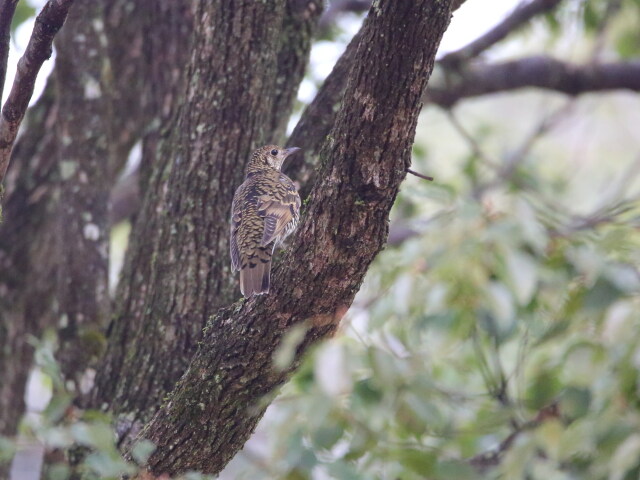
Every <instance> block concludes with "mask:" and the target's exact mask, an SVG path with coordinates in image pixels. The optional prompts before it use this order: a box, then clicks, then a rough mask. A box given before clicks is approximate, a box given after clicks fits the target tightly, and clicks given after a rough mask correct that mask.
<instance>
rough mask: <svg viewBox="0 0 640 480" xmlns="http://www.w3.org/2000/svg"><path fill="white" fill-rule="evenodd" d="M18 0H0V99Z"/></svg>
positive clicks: (5, 75) (0, 98) (0, 97)
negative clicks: (12, 23) (12, 22)
mask: <svg viewBox="0 0 640 480" xmlns="http://www.w3.org/2000/svg"><path fill="white" fill-rule="evenodd" d="M16 5H18V0H0V100H2V92H3V90H4V82H5V79H6V78H7V61H8V60H9V43H10V42H11V36H10V35H9V32H10V31H11V21H12V20H13V14H14V13H15V11H16Z"/></svg>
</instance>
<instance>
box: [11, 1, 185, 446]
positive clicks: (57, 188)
mask: <svg viewBox="0 0 640 480" xmlns="http://www.w3.org/2000/svg"><path fill="white" fill-rule="evenodd" d="M140 3H141V2H131V1H130V0H105V1H104V2H89V1H86V0H83V1H82V2H77V5H75V6H74V8H76V7H77V8H79V9H81V12H79V13H78V14H74V10H73V9H72V10H71V15H72V17H71V18H70V19H69V21H70V24H69V25H67V27H68V28H67V27H65V29H66V30H65V29H63V32H62V33H61V35H62V36H63V38H61V39H60V40H61V42H60V43H59V45H58V54H57V63H56V68H55V70H54V72H53V74H52V75H51V77H50V78H49V81H48V85H47V88H46V89H45V93H44V94H43V96H42V97H41V98H40V99H39V100H38V103H37V105H36V106H35V107H33V108H32V109H31V110H30V112H29V113H28V115H27V119H26V122H25V127H26V128H25V133H24V135H22V136H21V137H20V138H19V140H18V142H17V144H16V146H15V148H14V151H13V162H12V165H11V168H10V169H9V171H8V175H7V178H6V190H5V197H4V199H3V203H4V205H3V206H4V212H3V213H4V219H3V222H2V223H1V224H0V372H2V375H0V402H1V403H0V434H3V435H9V436H11V435H12V434H14V433H15V430H16V427H17V423H18V420H19V419H20V417H21V414H22V412H23V410H24V401H23V396H24V387H25V383H26V378H27V375H28V372H29V370H30V369H31V366H32V354H33V348H32V346H31V345H30V344H29V342H28V339H29V337H30V335H33V336H35V337H39V336H40V334H41V332H42V330H43V329H44V328H46V327H54V328H55V327H60V329H61V332H60V333H61V335H60V337H61V340H62V343H63V345H64V344H65V343H67V342H65V338H68V340H69V342H68V343H69V347H70V348H69V349H68V350H67V351H68V352H69V353H72V354H73V355H75V354H80V347H81V346H82V345H78V343H76V342H73V343H74V345H75V349H78V350H76V351H74V347H72V345H71V338H72V337H78V335H77V334H78V333H80V335H79V336H80V337H83V338H81V339H80V340H81V342H80V343H82V341H87V342H88V343H87V344H86V345H85V346H87V347H91V348H92V347H94V346H96V340H98V342H99V338H96V335H93V334H94V333H96V332H95V331H93V329H90V330H84V331H80V332H78V330H77V329H75V333H73V335H70V334H71V333H72V332H74V329H69V328H68V327H69V326H70V324H69V317H68V314H67V315H66V318H65V315H62V314H60V315H59V314H58V311H59V307H58V306H60V307H61V308H62V309H65V308H66V307H65V305H66V306H68V307H69V308H72V307H73V308H81V309H82V310H84V312H89V311H90V310H89V309H90V307H89V305H84V306H83V305H80V307H78V306H77V305H78V303H75V302H84V301H87V302H93V301H94V300H96V298H98V297H95V296H94V295H88V296H87V295H79V294H80V293H81V292H82V291H83V290H82V289H84V288H89V289H90V290H91V291H92V292H93V291H95V292H97V293H100V294H102V293H101V290H102V289H103V288H104V286H105V281H106V277H105V276H104V274H105V273H106V272H105V270H104V263H103V257H104V255H103V254H104V248H105V245H106V240H107V235H106V232H105V230H104V226H103V222H104V214H105V212H106V210H107V205H108V202H107V201H106V199H105V192H107V191H108V190H109V188H110V186H111V184H112V182H113V181H114V179H115V174H116V173H117V172H118V170H119V169H120V168H121V167H122V165H123V164H124V161H125V160H126V154H127V152H128V149H129V148H131V145H133V143H134V142H135V141H136V140H137V139H138V138H140V136H141V135H142V134H144V135H145V136H146V138H150V137H152V136H154V135H155V131H156V130H157V129H158V126H159V124H160V122H159V121H154V119H155V118H156V117H159V116H160V115H161V113H158V112H162V111H164V110H163V108H164V109H165V110H166V109H171V107H172V104H171V101H170V100H171V94H170V93H167V91H170V90H171V89H172V88H174V79H175V76H176V70H177V71H179V72H181V71H182V70H181V63H180V58H178V57H177V54H175V52H177V51H180V52H189V49H188V48H187V45H188V44H186V43H185V42H184V41H183V40H184V39H185V38H188V36H187V35H186V34H184V32H189V33H190V32H191V29H190V28H189V18H190V14H189V12H184V6H183V10H179V9H178V7H179V5H177V2H174V1H172V0H167V1H164V2H163V1H156V2H151V3H146V2H144V5H139V4H140ZM184 3H186V2H184ZM103 5H104V12H103V7H102V6H103ZM80 13H84V15H81V14H80ZM152 22H155V23H152ZM102 26H104V35H106V37H107V38H106V44H107V47H108V53H109V55H105V51H104V40H105V39H104V35H102V34H99V32H97V31H95V30H94V31H91V30H90V29H94V28H98V29H100V28H101V27H102ZM152 26H153V27H154V29H152ZM88 29H89V31H87V30H88ZM150 31H153V32H154V33H155V34H156V35H157V37H154V38H153V42H154V43H153V45H155V47H154V46H153V45H150V44H149V43H150V41H151V40H150V36H149V35H148V33H149V32H150ZM179 33H182V36H181V37H180V38H179V39H177V38H176V36H177V35H178V34H179ZM87 35H88V36H87ZM83 39H84V40H83ZM96 41H99V44H98V45H94V42H96ZM74 42H79V43H78V44H74ZM162 42H164V47H165V49H163V50H161V51H158V48H160V45H161V43H162ZM172 43H177V45H175V46H174V48H173V50H172V52H173V53H174V54H173V55H172V54H171V53H170V52H169V51H168V49H169V48H170V46H172ZM94 47H95V48H94ZM96 49H97V50H98V51H96V52H95V54H94V50H96ZM183 55H184V54H183ZM154 62H155V63H154ZM162 62H171V67H172V68H171V69H163V65H162ZM183 63H184V62H183ZM164 66H168V63H165V64H164ZM109 67H111V68H109ZM151 72H154V73H151ZM158 72H161V73H164V74H166V75H164V76H162V75H160V73H158ZM57 79H60V80H61V81H63V82H64V83H61V84H60V85H56V80H57ZM134 79H136V81H133V80H134ZM163 85H164V87H163ZM149 88H153V93H154V95H148V94H146V96H145V92H146V91H147V89H149ZM98 93H99V94H100V95H98ZM116 93H117V94H116ZM140 99H145V100H144V102H141V101H140ZM107 101H108V104H106V105H105V102H107ZM140 105H142V106H140ZM118 119H120V120H118ZM107 133H109V134H110V135H109V136H110V138H111V142H110V145H109V148H107V145H106V144H105V141H106V140H107V137H106V135H107ZM85 135H88V136H89V138H86V139H84V138H83V136H85ZM106 150H108V151H109V152H110V153H111V155H106ZM98 153H99V154H98ZM103 154H104V155H103ZM61 155H64V157H65V158H63V162H62V163H61V162H59V159H60V156H61ZM101 155H103V156H102V157H101ZM69 160H71V162H70V163H69ZM64 162H67V164H66V165H65V164H64ZM79 167H82V168H79ZM85 167H86V168H85ZM101 173H104V175H101ZM62 196H64V202H63V203H61V202H60V199H61V197H62ZM85 210H87V211H85ZM73 212H75V214H74V213H73ZM88 214H90V215H91V219H89V216H88ZM65 218H66V220H65ZM74 222H81V223H79V224H74ZM96 222H97V223H96ZM92 223H93V224H94V225H95V226H96V227H97V230H96V228H94V226H93V225H88V224H92ZM87 226H88V228H87ZM96 232H97V237H98V239H97V241H92V242H93V243H92V242H87V245H84V242H85V241H86V240H88V239H87V238H86V237H87V236H88V237H89V239H91V238H95V236H96ZM76 247H79V248H81V250H80V251H78V252H76V250H75V248H76ZM85 248H86V249H87V250H86V251H85V250H84V249H85ZM82 252H85V253H89V252H90V254H91V255H95V256H93V257H91V258H93V259H95V260H96V261H98V262H99V266H98V265H96V264H95V263H94V262H93V260H91V258H90V259H89V260H88V261H89V262H90V263H89V265H86V267H87V269H89V268H90V269H91V270H93V272H92V273H91V275H90V276H89V278H86V280H87V281H88V282H89V283H88V285H92V286H91V287H88V285H87V286H86V287H85V286H84V285H81V284H78V283H77V282H75V280H73V278H72V276H74V275H75V274H76V273H78V274H79V275H81V276H82V275H84V274H89V273H90V272H89V271H86V272H83V271H82V266H81V265H80V264H79V263H78V262H77V259H76V258H75V255H76V254H78V255H80V254H81V253H82ZM85 260H87V258H85ZM61 266H62V267H63V268H62V269H60V268H59V267H61ZM71 270H76V272H75V273H73V272H72V271H71ZM78 271H79V272H78ZM93 275H96V277H93ZM78 280H79V279H78ZM68 281H71V282H75V284H74V285H72V284H67V283H66V282H68ZM98 282H99V283H98ZM76 287H80V289H81V290H79V291H74V289H75V288H76ZM85 293H86V292H85ZM58 295H61V298H65V299H66V301H65V302H63V303H60V302H58ZM74 296H75V299H74ZM105 300H106V299H105V297H102V299H101V301H100V302H99V303H98V304H95V303H94V304H93V306H92V307H91V308H94V307H96V310H95V312H96V315H97V316H96V315H94V314H93V313H91V314H90V315H88V316H86V317H85V313H84V312H79V313H80V314H81V315H83V321H84V320H87V321H90V322H94V321H96V320H97V323H101V322H102V320H104V313H105V308H106V306H105V303H104V301H105ZM74 303H75V305H76V306H75V307H74V306H73V305H74ZM85 308H86V310H85ZM99 317H101V319H100V318H99ZM76 318H77V317H76ZM81 330H82V329H81ZM83 334H85V335H83ZM86 334H88V335H86ZM97 336H98V337H99V336H100V334H99V333H97ZM64 351H65V349H64V347H63V350H62V351H61V352H60V354H61V356H62V357H64V356H65V353H64ZM82 352H83V353H82V354H81V355H80V357H82V358H81V359H82V361H83V362H84V361H85V360H88V359H89V357H90V356H91V354H92V353H96V352H95V350H92V349H89V350H86V349H82ZM73 355H71V357H72V356H73ZM71 357H69V359H68V360H69V361H67V360H64V359H63V363H67V364H68V365H71Z"/></svg>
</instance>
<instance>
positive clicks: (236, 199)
mask: <svg viewBox="0 0 640 480" xmlns="http://www.w3.org/2000/svg"><path fill="white" fill-rule="evenodd" d="M299 150H300V149H299V148H298V147H291V148H282V147H279V146H278V145H265V146H264V147H261V148H259V149H257V150H256V151H255V152H253V154H252V155H251V159H250V160H249V164H248V166H247V171H246V177H245V180H244V182H243V183H242V185H240V186H239V187H238V189H237V190H236V192H235V194H234V196H233V202H232V204H231V242H230V243H231V247H230V250H231V268H232V271H234V272H236V271H239V272H240V291H241V292H242V295H244V297H245V298H249V297H251V296H253V295H261V294H265V293H269V285H270V283H271V279H270V277H271V257H272V256H273V251H274V250H275V247H276V245H279V244H281V243H282V242H283V241H284V239H285V238H287V237H288V236H289V235H290V234H291V233H292V232H293V231H294V230H295V228H296V226H297V225H298V220H299V219H300V204H301V202H300V195H299V194H298V191H297V189H296V186H295V184H294V183H293V181H292V180H291V179H290V178H289V177H287V176H286V175H285V174H284V173H282V172H281V171H280V169H281V168H282V164H283V163H284V161H285V159H286V158H287V157H289V156H290V155H292V154H293V153H295V152H297V151H299Z"/></svg>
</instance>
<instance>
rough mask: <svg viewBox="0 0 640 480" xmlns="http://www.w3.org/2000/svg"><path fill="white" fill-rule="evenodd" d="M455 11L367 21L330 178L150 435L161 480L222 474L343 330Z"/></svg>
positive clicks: (425, 1) (429, 6)
mask: <svg viewBox="0 0 640 480" xmlns="http://www.w3.org/2000/svg"><path fill="white" fill-rule="evenodd" d="M450 11H451V5H450V2H432V1H429V0H416V1H414V2H407V3H404V2H383V3H382V4H381V5H379V4H376V5H374V6H373V7H372V10H371V12H370V13H369V16H368V17H367V20H366V22H365V25H364V27H363V33H362V41H361V43H360V47H359V48H358V51H357V54H356V63H355V65H354V67H353V70H352V72H351V77H350V81H349V84H348V86H347V91H346V94H345V101H344V102H343V105H342V108H341V110H340V113H339V115H338V118H337V121H336V125H335V126H334V128H333V130H332V133H331V134H330V136H329V138H328V139H327V143H326V144H325V147H324V149H323V150H322V153H321V159H322V169H321V172H320V175H319V180H318V182H317V183H316V185H315V187H314V189H313V191H312V193H311V198H310V202H309V204H308V208H307V211H306V214H305V217H304V220H303V221H302V224H301V225H300V227H299V229H298V232H297V234H296V235H295V239H294V240H293V241H292V244H291V247H290V249H288V250H287V252H286V253H285V255H284V257H283V259H282V261H281V263H279V264H278V265H277V266H276V268H275V269H274V275H273V289H272V292H271V293H270V294H269V295H268V296H260V297H253V298H252V299H250V300H248V301H241V302H238V303H237V304H235V305H233V306H232V307H229V308H227V309H225V310H223V311H221V312H220V313H219V314H218V315H217V316H216V317H215V318H214V319H212V320H211V321H210V322H209V323H208V325H207V328H206V331H205V335H204V338H203V339H202V342H201V348H200V349H199V350H198V352H197V354H196V356H195V357H194V359H193V361H192V363H191V365H190V367H189V369H188V371H187V372H186V373H185V375H184V376H183V378H182V379H181V380H180V382H179V383H178V385H177V387H176V389H175V391H174V393H173V394H172V395H171V397H170V398H169V400H168V401H167V403H166V404H165V405H164V406H163V407H162V409H161V410H160V411H159V412H158V413H157V415H156V416H155V417H154V418H153V420H152V421H151V423H150V424H149V425H148V426H147V427H146V429H145V430H144V432H143V436H144V437H146V438H149V439H151V440H152V441H153V442H154V443H155V444H156V445H157V446H158V449H157V450H156V451H155V452H154V454H153V455H152V456H151V458H150V460H149V468H150V469H151V470H152V471H153V472H154V473H156V474H160V473H169V474H175V473H178V472H184V471H186V470H190V469H195V470H202V471H204V472H208V473H217V472H219V471H220V470H221V469H222V468H223V467H224V466H225V465H226V463H227V462H228V461H229V459H230V458H232V457H233V455H234V454H235V453H236V452H237V451H238V450H239V449H240V448H241V447H242V445H243V444H244V442H245V441H246V439H247V438H248V437H249V435H250V434H251V432H252V431H253V429H254V427H255V425H256V423H257V421H258V420H259V418H260V417H261V416H262V413H263V412H264V409H265V408H266V404H265V402H264V401H263V397H264V395H267V394H269V393H271V392H273V390H274V389H275V388H277V387H278V386H279V385H280V384H281V383H282V382H283V381H285V380H286V378H287V377H288V374H289V373H290V372H291V371H292V369H293V368H295V366H296V364H297V361H298V360H299V357H300V355H302V354H303V353H304V351H306V349H307V347H308V346H309V345H311V344H312V343H313V342H315V341H317V340H319V339H321V338H323V337H325V336H327V335H328V334H331V333H332V332H333V331H335V328H336V327H337V325H338V323H339V321H340V319H341V317H342V316H343V314H344V313H345V312H346V310H347V308H348V307H349V305H350V304H351V301H352V299H353V296H354V295H355V293H356V292H357V290H358V288H359V286H360V283H361V282H362V279H363V277H364V275H365V273H366V271H367V269H368V267H369V265H370V263H371V261H372V260H373V258H374V257H375V256H376V254H377V253H378V252H379V251H380V250H381V249H382V247H383V245H384V242H385V240H386V235H387V222H388V214H389V211H390V209H391V206H392V205H393V202H394V200H395V196H396V194H397V192H398V188H399V185H400V183H401V181H402V180H403V179H404V177H405V174H406V169H407V168H408V166H409V162H410V150H411V145H412V143H413V135H414V132H415V126H416V122H417V117H418V113H419V111H420V107H421V98H422V94H423V91H424V88H425V86H426V82H427V79H428V77H429V74H430V72H431V69H432V67H433V60H434V57H435V52H436V50H437V47H438V44H439V42H440V39H441V37H442V34H443V33H444V30H445V28H446V26H447V25H448V22H449V17H450ZM300 324H302V325H305V326H306V327H307V328H308V330H307V334H306V336H305V339H304V341H303V342H302V344H301V345H300V346H299V347H298V349H297V360H296V361H295V362H294V365H292V366H290V367H289V368H287V369H285V370H281V369H278V368H276V367H275V366H274V364H273V354H274V352H275V351H276V349H277V348H278V346H279V345H280V342H281V340H282V337H283V336H284V335H285V334H286V332H287V329H288V327H291V326H293V325H300Z"/></svg>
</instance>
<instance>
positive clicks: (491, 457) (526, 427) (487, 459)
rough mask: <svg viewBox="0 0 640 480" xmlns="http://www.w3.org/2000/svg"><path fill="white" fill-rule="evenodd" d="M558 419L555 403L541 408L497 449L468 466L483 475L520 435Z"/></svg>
mask: <svg viewBox="0 0 640 480" xmlns="http://www.w3.org/2000/svg"><path fill="white" fill-rule="evenodd" d="M558 417H560V409H559V407H558V404H557V403H552V404H551V405H548V406H546V407H544V408H542V409H541V410H540V411H539V412H538V414H537V415H536V416H535V418H534V419H533V420H529V421H528V422H526V423H524V424H522V425H521V426H520V427H518V428H517V429H514V431H513V432H511V434H509V435H508V436H507V438H505V439H504V440H503V441H502V442H500V444H499V445H498V447H497V448H495V449H493V450H491V451H488V452H485V453H481V454H479V455H476V456H475V457H472V458H470V459H469V460H468V463H469V465H471V466H472V467H474V468H475V469H476V470H477V471H478V472H479V473H484V472H486V471H487V470H489V469H490V468H492V467H495V466H497V465H499V464H500V462H501V461H502V458H503V457H504V455H505V453H507V451H509V449H510V448H511V447H512V446H513V444H514V442H515V441H516V439H517V438H518V437H519V436H520V434H522V433H523V432H526V431H530V430H535V429H536V428H538V427H539V426H540V425H542V424H543V423H544V422H545V421H547V420H550V419H554V418H558Z"/></svg>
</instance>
